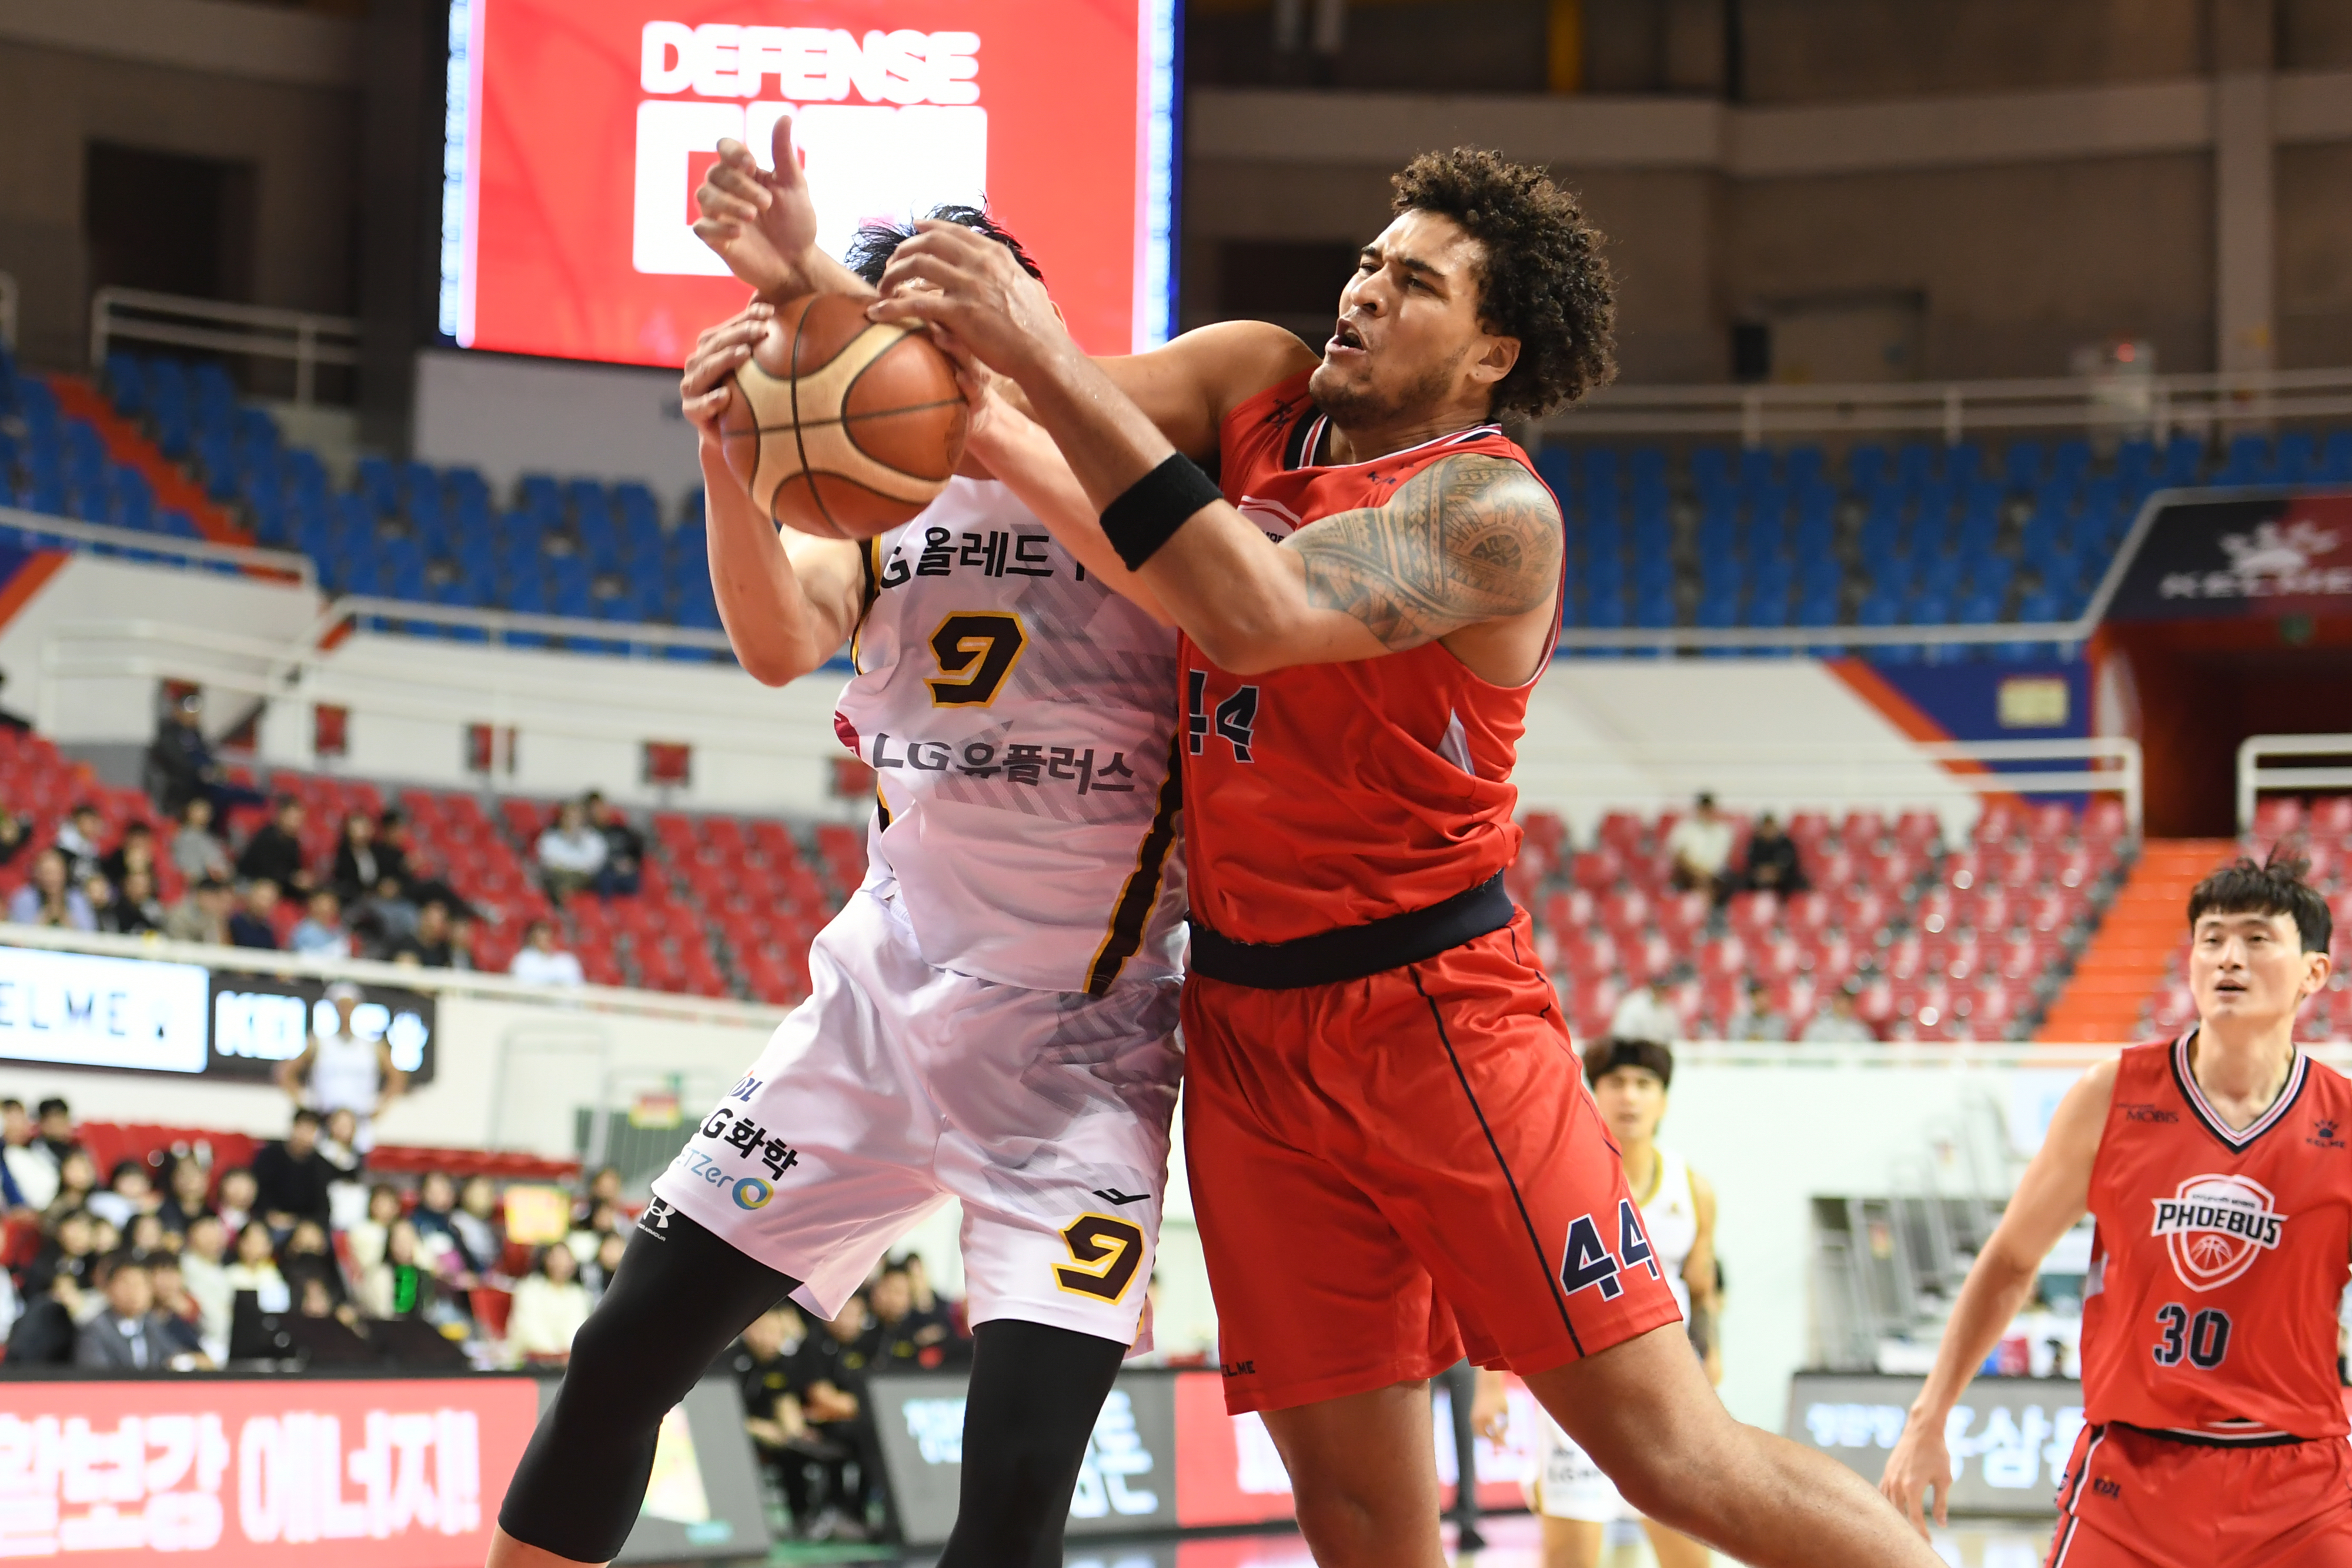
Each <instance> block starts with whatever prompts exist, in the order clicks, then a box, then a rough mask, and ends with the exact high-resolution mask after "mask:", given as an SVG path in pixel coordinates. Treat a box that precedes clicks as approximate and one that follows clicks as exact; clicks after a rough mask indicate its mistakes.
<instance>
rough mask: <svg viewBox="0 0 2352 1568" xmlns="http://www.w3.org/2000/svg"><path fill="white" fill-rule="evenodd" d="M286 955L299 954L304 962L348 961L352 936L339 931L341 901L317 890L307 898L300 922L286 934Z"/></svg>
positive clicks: (325, 890)
mask: <svg viewBox="0 0 2352 1568" xmlns="http://www.w3.org/2000/svg"><path fill="white" fill-rule="evenodd" d="M286 946H287V950H288V951H289V952H293V953H299V954H301V955H302V956H304V957H306V958H348V957H350V956H352V934H351V933H350V932H348V931H346V930H344V929H343V901H342V900H341V899H340V898H338V897H336V896H335V890H334V889H333V888H331V887H321V888H318V889H316V890H314V891H313V892H312V893H311V894H310V904H308V905H307V906H306V907H305V908H304V909H303V912H302V918H301V919H299V920H298V921H296V922H295V923H294V929H293V930H291V931H289V932H288V933H287V934H286Z"/></svg>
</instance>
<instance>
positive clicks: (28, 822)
mask: <svg viewBox="0 0 2352 1568" xmlns="http://www.w3.org/2000/svg"><path fill="white" fill-rule="evenodd" d="M32 841H33V819H32V818H30V817H28V816H26V815H25V813H24V812H22V811H15V810H9V809H8V807H7V806H6V805H5V804H0V865H6V864H7V863H8V862H10V861H13V860H15V859H16V856H17V855H18V854H19V853H20V852H22V851H23V850H24V848H25V846H26V844H29V843H31V842H32Z"/></svg>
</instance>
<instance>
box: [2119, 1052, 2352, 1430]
mask: <svg viewBox="0 0 2352 1568" xmlns="http://www.w3.org/2000/svg"><path fill="white" fill-rule="evenodd" d="M2194 1032H2195V1031H2193V1030H2192V1031H2191V1032H2190V1033H2189V1034H2187V1035H2183V1036H2182V1037H2181V1038H2180V1039H2179V1040H2174V1041H2171V1042H2170V1043H2166V1042H2162V1041H2159V1042H2158V1043H2156V1044H2153V1045H2136V1046H2133V1047H2131V1048H2130V1049H2129V1050H2127V1051H2125V1052H2124V1053H2123V1056H2122V1059H2121V1063H2120V1066H2119V1069H2118V1071H2117V1072H2116V1097H2115V1102H2114V1103H2113V1105H2112V1106H2110V1107H2109V1109H2108V1112H2107V1123H2106V1127H2105V1131H2104V1132H2102V1133H2101V1134H2100V1137H2099V1155H2098V1159H2097V1161H2096V1162H2095V1164H2094V1166H2092V1170H2091V1214H2092V1216H2093V1218H2095V1220H2096V1221H2097V1230H2096V1234H2095V1239H2093V1242H2092V1246H2091V1274H2090V1279H2089V1280H2088V1281H2086V1283H2085V1286H2084V1303H2083V1406H2084V1416H2085V1417H2086V1418H2087V1419H2088V1420H2089V1421H2091V1422H2092V1423H2093V1424H2099V1423H2103V1422H2107V1421H2122V1422H2126V1423H2128V1424H2129V1425H2131V1426H2135V1427H2148V1428H2150V1429H2153V1430H2157V1431H2173V1432H2179V1433H2182V1434H2184V1435H2194V1436H2197V1437H2203V1438H2206V1439H2209V1440H2221V1441H2229V1440H2231V1439H2241V1440H2255V1439H2260V1438H2263V1437H2277V1436H2279V1435H2280V1434H2289V1435H2292V1436H2294V1437H2342V1436H2344V1435H2345V1432H2346V1430H2347V1426H2346V1421H2345V1416H2344V1398H2343V1394H2342V1391H2341V1390H2340V1389H2339V1388H2338V1387H2337V1386H2336V1308H2337V1304H2338V1302H2339V1301H2340V1300H2341V1299H2342V1297H2343V1294H2344V1285H2345V1281H2346V1280H2347V1277H2348V1276H2352V1267H2347V1256H2352V1148H2347V1146H2346V1145H2347V1143H2352V1083H2347V1082H2346V1081H2345V1079H2344V1077H2343V1076H2342V1075H2341V1074H2340V1073H2338V1072H2336V1071H2335V1070H2334V1069H2333V1068H2330V1067H2326V1066H2325V1065H2323V1064H2321V1063H2319V1062H2316V1061H2312V1060H2311V1058H2310V1057H2309V1056H2307V1055H2305V1054H2304V1053H2303V1052H2302V1051H2297V1052H2296V1053H2295V1059H2294V1070H2293V1071H2291V1072H2289V1073H2288V1075H2287V1082H2286V1087H2285V1088H2284V1090H2282V1091H2281V1092H2280V1093H2279V1097H2278V1101H2277V1103H2275V1104H2273V1106H2272V1107H2271V1108H2270V1110H2269V1111H2268V1112H2266V1113H2264V1114H2263V1117H2262V1119H2261V1120H2260V1121H2257V1122H2256V1123H2254V1124H2253V1125H2252V1126H2250V1127H2248V1128H2246V1129H2245V1130H2244V1131H2243V1132H2232V1131H2231V1129H2230V1128H2229V1127H2228V1125H2226V1124H2224V1123H2223V1122H2222V1121H2221V1117H2220V1116H2218V1115H2216V1114H2215V1113H2214V1112H2213V1110H2212V1107H2211V1106H2210V1104H2209V1103H2207V1101H2206V1099H2205V1095H2204V1092H2202V1091H2201V1090H2200V1089H2199V1088H2198V1087H2197V1080H2196V1079H2195V1077H2194V1076H2192V1075H2191V1073H2190V1072H2189V1040H2191V1039H2192V1038H2193V1036H2194Z"/></svg>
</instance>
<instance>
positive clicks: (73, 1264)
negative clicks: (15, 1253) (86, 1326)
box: [20, 1208, 98, 1319]
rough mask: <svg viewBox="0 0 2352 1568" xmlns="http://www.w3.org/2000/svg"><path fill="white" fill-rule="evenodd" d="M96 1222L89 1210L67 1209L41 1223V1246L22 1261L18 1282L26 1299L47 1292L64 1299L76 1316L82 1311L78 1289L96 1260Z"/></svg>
mask: <svg viewBox="0 0 2352 1568" xmlns="http://www.w3.org/2000/svg"><path fill="white" fill-rule="evenodd" d="M97 1231H98V1226H97V1222H96V1221H95V1220H93V1219H92V1218H90V1216H89V1211H87V1210H85V1209H79V1208H71V1209H68V1210H66V1211H65V1212H63V1213H61V1214H59V1215H58V1216H56V1217H55V1218H54V1219H53V1220H51V1221H50V1223H48V1224H47V1225H46V1226H44V1227H43V1239H42V1241H41V1249H40V1250H39V1251H38V1252H36V1253H35V1254H34V1255H33V1260H32V1261H31V1262H30V1263H27V1264H26V1265H25V1272H24V1277H23V1279H22V1281H20V1283H21V1284H22V1286H23V1288H24V1292H25V1297H26V1300H27V1301H31V1300H33V1299H34V1298H36V1297H40V1296H51V1297H54V1298H55V1299H57V1300H58V1301H61V1302H63V1303H64V1305H65V1308H66V1310H67V1311H68V1312H69V1313H71V1314H72V1315H73V1316H74V1317H75V1318H76V1319H79V1317H80V1316H81V1315H82V1301H81V1292H83V1291H86V1290H87V1289H88V1288H89V1285H90V1283H91V1281H90V1270H92V1269H93V1268H94V1267H95V1266H96V1265H97V1262H98V1246H97V1241H98V1236H97Z"/></svg>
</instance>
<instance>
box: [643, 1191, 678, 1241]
mask: <svg viewBox="0 0 2352 1568" xmlns="http://www.w3.org/2000/svg"><path fill="white" fill-rule="evenodd" d="M675 1213H677V1210H676V1209H674V1208H672V1207H670V1206H669V1203H668V1201H667V1199H664V1198H658V1197H657V1198H656V1199H654V1200H653V1202H651V1203H650V1204H647V1205H646V1211H645V1213H644V1214H643V1215H641V1216H639V1217H638V1219H637V1228H638V1229H640V1230H642V1231H644V1232H645V1233H646V1235H648V1236H650V1237H652V1238H653V1239H655V1240H656V1241H667V1240H668V1239H669V1217H670V1216H671V1215H673V1214H675Z"/></svg>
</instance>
